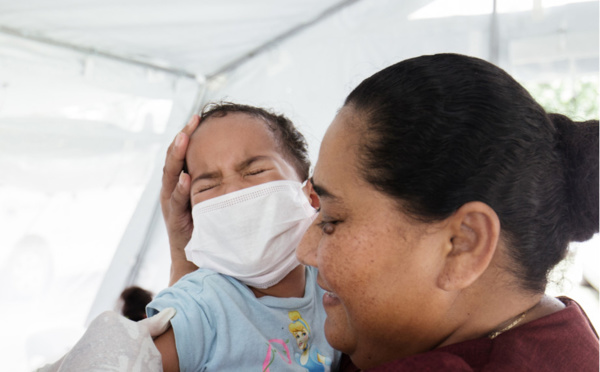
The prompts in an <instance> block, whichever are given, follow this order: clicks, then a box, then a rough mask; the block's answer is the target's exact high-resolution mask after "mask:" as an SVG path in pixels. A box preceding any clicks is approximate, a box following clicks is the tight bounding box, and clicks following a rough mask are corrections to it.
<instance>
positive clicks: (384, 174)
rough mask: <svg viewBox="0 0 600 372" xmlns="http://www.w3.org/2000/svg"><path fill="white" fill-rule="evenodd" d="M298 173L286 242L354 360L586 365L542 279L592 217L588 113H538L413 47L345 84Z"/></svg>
mask: <svg viewBox="0 0 600 372" xmlns="http://www.w3.org/2000/svg"><path fill="white" fill-rule="evenodd" d="M312 182H313V186H314V189H315V191H316V193H317V194H318V196H319V198H320V216H319V218H317V220H316V221H315V224H314V225H313V226H312V227H311V228H309V231H308V232H307V234H306V235H305V237H304V240H303V242H302V244H301V245H300V247H299V248H298V251H297V255H298V257H299V258H300V260H301V261H302V262H303V263H305V264H307V265H311V266H315V267H317V268H318V269H319V278H318V283H319V285H320V286H321V287H323V288H324V289H325V290H326V291H328V293H327V294H326V295H325V297H324V300H323V303H324V307H325V310H326V312H327V320H326V322H325V334H326V337H327V339H328V341H329V343H330V344H331V345H332V346H333V347H334V348H336V349H338V350H341V351H342V352H344V353H346V354H348V355H349V356H350V358H351V359H352V361H353V362H354V364H355V365H356V366H357V367H359V368H361V369H369V370H370V369H373V370H382V371H384V370H385V371H388V370H389V371H391V370H394V371H396V370H397V371H404V370H407V371H409V370H410V371H430V370H431V371H439V370H452V371H479V370H486V371H526V370H527V371H529V370H535V371H548V370H552V371H588V370H589V371H592V370H593V371H598V336H597V335H596V333H595V330H594V329H593V327H592V326H591V325H590V324H589V321H588V320H587V318H586V317H585V315H584V314H583V312H582V310H581V309H580V308H579V307H578V305H577V304H576V303H575V302H574V301H572V300H570V299H567V298H561V299H555V298H552V297H549V296H547V295H545V294H544V289H545V286H546V282H547V274H548V272H549V271H550V270H551V269H552V268H553V267H554V266H555V265H556V264H557V263H558V262H560V261H561V260H562V259H563V258H564V256H565V253H566V250H567V245H568V244H569V242H571V241H584V240H587V239H589V238H590V237H591V236H592V235H593V234H594V233H595V232H597V231H598V121H588V122H583V123H574V122H572V121H571V120H569V119H568V118H566V117H564V116H561V115H556V114H547V113H545V112H544V110H543V109H542V108H541V107H540V106H539V105H538V104H537V103H536V102H535V101H534V100H533V98H531V96H530V95H529V94H528V93H527V92H526V91H525V89H523V88H522V87H521V86H520V85H519V84H518V83H517V82H515V81H514V80H513V79H512V78H511V77H510V76H509V75H508V74H506V73H505V72H504V71H502V70H501V69H499V68H497V67H495V66H493V65H492V64H490V63H487V62H485V61H482V60H479V59H476V58H471V57H466V56H461V55H453V54H441V55H433V56H422V57H418V58H414V59H409V60H405V61H402V62H400V63H398V64H395V65H393V66H390V67H388V68H386V69H384V70H382V71H380V72H378V73H376V74H375V75H373V76H371V77H370V78H368V79H366V80H365V81H363V82H362V83H361V84H360V85H359V86H358V87H357V88H356V89H354V91H353V92H352V93H350V95H349V96H348V98H347V99H346V101H345V104H344V106H343V108H342V109H341V110H340V111H339V113H338V115H337V117H336V118H335V120H334V121H333V123H332V124H331V126H330V127H329V129H328V131H327V133H326V135H325V138H324V140H323V142H322V145H321V150H320V154H319V160H318V163H317V165H316V167H315V171H314V176H313V178H312Z"/></svg>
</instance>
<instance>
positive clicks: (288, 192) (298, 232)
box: [185, 181, 317, 288]
mask: <svg viewBox="0 0 600 372" xmlns="http://www.w3.org/2000/svg"><path fill="white" fill-rule="evenodd" d="M316 216H317V214H316V211H315V209H314V208H313V207H312V206H311V205H310V203H309V201H308V199H307V198H306V196H305V195H304V193H303V192H302V185H301V184H300V182H295V181H273V182H267V183H263V184H261V185H257V186H253V187H248V188H245V189H242V190H238V191H234V192H232V193H229V194H225V195H222V196H219V197H216V198H213V199H209V200H207V201H204V202H201V203H198V204H196V205H195V206H194V207H193V208H192V218H193V220H194V231H193V232H192V238H191V240H190V242H189V243H188V245H187V246H186V247H185V254H186V257H187V259H188V261H191V262H193V263H194V264H195V265H196V266H198V267H200V268H207V269H211V270H214V271H216V272H219V273H221V274H225V275H229V276H232V277H234V278H236V279H238V280H239V281H241V282H242V283H245V284H246V285H249V286H252V287H256V288H268V287H271V286H273V285H275V284H277V283H279V281H281V279H283V278H284V277H285V276H286V275H287V274H289V272H290V271H292V270H293V269H294V268H295V267H296V266H298V264H299V262H298V260H297V259H296V247H297V246H298V244H299V243H300V240H301V239H302V236H303V235H304V233H305V232H306V229H308V227H309V226H310V224H311V223H312V221H313V220H314V219H315V217H316Z"/></svg>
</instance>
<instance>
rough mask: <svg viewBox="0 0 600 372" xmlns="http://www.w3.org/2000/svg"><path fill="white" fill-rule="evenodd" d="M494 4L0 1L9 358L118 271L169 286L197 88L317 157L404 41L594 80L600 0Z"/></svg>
mask: <svg viewBox="0 0 600 372" xmlns="http://www.w3.org/2000/svg"><path fill="white" fill-rule="evenodd" d="M497 4H498V12H499V13H498V14H497V17H496V18H495V22H496V25H497V27H496V28H494V27H492V23H493V22H492V14H491V13H492V8H493V0H402V1H398V0H349V1H341V0H286V1H284V2H282V1H275V0H252V1H248V0H198V1H190V0H176V1H169V2H166V1H158V0H151V1H148V0H146V1H141V0H119V1H116V0H109V1H107V0H103V1H100V0H53V1H51V2H50V1H46V0H19V1H15V0H0V174H1V175H2V176H0V226H6V227H7V228H6V232H4V233H3V234H0V247H1V248H0V304H1V305H0V318H3V319H14V322H13V323H14V325H15V326H16V327H17V328H16V329H19V330H20V331H19V334H15V335H13V336H14V337H12V338H10V337H9V338H6V339H7V340H8V341H0V349H2V350H5V351H6V352H7V354H6V355H10V357H8V358H7V359H6V361H5V366H7V370H11V371H21V370H23V371H25V370H31V368H33V367H35V366H38V365H39V364H41V363H44V362H47V361H49V360H51V359H52V358H53V357H55V356H56V355H58V354H60V353H61V352H62V351H63V350H64V348H65V347H68V346H69V345H70V344H71V343H72V340H73V339H75V338H77V337H78V335H80V334H81V332H82V330H83V328H84V326H85V324H86V321H88V320H89V319H90V318H91V317H93V316H95V315H96V314H98V313H99V312H101V311H103V310H106V309H111V308H113V307H114V305H115V300H116V298H117V297H118V295H119V293H120V291H121V290H122V289H123V288H124V286H126V285H129V284H139V285H141V286H143V287H146V288H149V289H151V290H153V291H154V292H157V291H158V290H160V289H162V288H164V287H165V286H166V285H167V283H168V274H169V272H168V270H169V252H168V240H167V236H166V233H165V228H164V226H163V222H162V216H161V214H160V208H158V202H157V196H158V190H159V187H160V176H161V170H162V165H163V164H162V161H163V159H164V153H165V150H166V146H167V145H168V144H169V143H170V142H171V140H172V138H173V136H174V135H175V133H176V132H177V131H178V130H179V128H180V127H181V126H182V125H183V124H184V123H185V122H186V121H187V119H188V118H189V116H190V115H191V113H192V112H196V111H197V110H198V107H199V106H201V105H202V104H204V103H206V102H208V101H213V100H217V101H218V100H231V101H236V102H240V103H247V104H254V105H259V106H265V107H268V108H272V109H274V110H276V111H279V112H281V113H284V114H286V115H288V116H289V117H290V118H291V119H292V120H293V121H294V122H295V123H296V125H297V126H298V127H299V128H300V129H301V131H302V132H303V133H304V134H305V136H306V137H307V139H308V142H309V147H310V154H311V159H312V160H313V163H314V162H315V161H316V159H317V155H318V150H319V145H320V140H321V138H322V136H323V134H324V132H325V130H326V128H327V126H328V125H329V123H330V122H331V120H332V119H333V117H334V116H335V113H336V110H337V109H339V107H340V106H341V105H342V102H343V99H344V98H345V96H346V95H347V94H348V93H349V91H350V90H351V89H352V88H353V87H354V86H356V85H357V84H358V83H359V82H360V81H362V80H363V79H364V78H366V77H368V76H369V75H370V74H372V73H374V72H375V71H377V70H379V69H381V68H383V67H385V66H388V65H390V64H392V63H395V62H397V61H399V60H402V59H405V58H410V57H413V56H418V55H421V54H430V53H440V52H454V53H463V54H469V55H473V56H477V57H481V58H484V59H488V60H492V61H493V62H495V63H497V64H498V65H500V66H501V67H503V68H505V69H506V70H507V71H508V72H509V73H511V74H512V75H513V76H515V77H516V78H517V80H520V81H522V82H524V83H525V82H533V83H537V82H546V81H550V82H554V81H557V80H558V81H559V82H560V83H561V84H563V83H564V84H565V86H567V87H570V86H571V85H573V84H572V82H573V81H575V80H577V79H580V78H583V79H591V80H592V81H595V82H596V86H597V81H598V61H599V59H598V56H599V44H600V43H599V38H598V29H599V24H598V14H599V7H598V0H589V1H588V0H570V1H568V0H528V1H527V0H497ZM449 15H450V16H449ZM586 81H587V80H586ZM596 99H597V92H596ZM597 115H598V114H597V112H596V114H595V117H596V118H597V117H598V116H597ZM78 224H80V225H78ZM40 237H42V238H43V239H40ZM40 242H41V243H40ZM596 244H597V243H596ZM33 245H36V247H37V246H42V248H39V247H38V248H35V249H32V250H31V252H33V253H31V254H29V255H27V256H23V255H21V256H19V255H18V253H15V252H19V250H24V249H23V247H24V246H33ZM5 247H6V248H5ZM27 249H29V248H27ZM27 249H25V250H27ZM37 251H39V252H42V253H39V254H37V255H36V253H35V252H37ZM596 251H600V249H598V250H596ZM32 255H33V256H34V257H35V258H34V259H33V260H32V259H31V256H32ZM15 257H16V258H15ZM15 262H16V263H21V264H23V269H22V270H21V269H20V270H21V271H22V272H23V273H25V274H22V275H20V276H19V273H18V272H16V273H15V272H13V271H15V270H12V269H11V267H10V265H13V266H15V265H14V263H15ZM28 262H33V263H34V264H35V265H33V267H34V268H36V267H37V268H38V269H37V271H38V272H41V273H42V274H43V275H42V274H39V275H33V274H31V273H32V269H30V268H28V267H27V263H28ZM36 265H37V266H36ZM29 266H31V265H29ZM19 267H20V266H19ZM9 269H10V270H9ZM11 270H12V271H11ZM28 270H29V271H28ZM9 271H10V272H9ZM11 275H16V276H15V277H16V278H20V279H23V280H24V283H25V281H26V279H27V280H29V281H28V282H27V283H25V284H26V285H25V284H23V286H20V287H18V286H17V287H14V286H13V287H10V286H9V285H7V284H5V283H7V282H9V281H10V280H9V279H10V278H12V276H11ZM36 280H37V281H36ZM40 283H43V285H42V284H40ZM27 291H30V292H31V293H29V295H27V293H25V292H27ZM7 309H8V310H7ZM588 313H589V311H588ZM9 334H10V331H9ZM48 340H51V341H48ZM49 342H52V343H53V347H48V344H49ZM3 368H4V367H3Z"/></svg>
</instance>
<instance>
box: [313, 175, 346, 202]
mask: <svg viewBox="0 0 600 372" xmlns="http://www.w3.org/2000/svg"><path fill="white" fill-rule="evenodd" d="M310 183H311V184H312V187H313V189H314V190H315V192H316V193H317V195H318V196H319V198H327V199H333V200H338V199H339V198H338V197H337V196H335V195H333V194H332V193H330V192H329V191H327V189H326V188H324V187H323V186H319V185H316V184H315V181H314V180H313V178H312V177H311V178H310Z"/></svg>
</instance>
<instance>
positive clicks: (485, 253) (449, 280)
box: [438, 202, 500, 291]
mask: <svg viewBox="0 0 600 372" xmlns="http://www.w3.org/2000/svg"><path fill="white" fill-rule="evenodd" d="M448 222H449V224H448V225H447V228H448V229H450V230H449V234H448V235H447V236H448V242H447V247H448V249H447V250H446V253H445V258H444V260H445V262H444V267H443V269H442V272H441V275H440V276H439V278H438V286H439V287H440V288H442V289H444V290H448V291H452V290H460V289H464V288H466V287H468V286H470V285H471V284H473V282H475V281H476V280H477V279H478V278H479V277H480V276H481V275H482V274H483V273H484V272H485V270H486V269H487V268H488V267H489V265H490V262H491V261H492V257H493V256H494V253H495V252H496V248H497V246H498V240H499V236H500V219H499V218H498V215H497V214H496V212H495V211H494V210H493V209H492V208H490V207H489V206H488V205H487V204H485V203H482V202H469V203H466V204H465V205H463V206H462V207H460V208H459V209H458V210H457V211H456V212H455V213H454V214H453V215H452V216H451V217H450V218H449V220H448Z"/></svg>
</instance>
